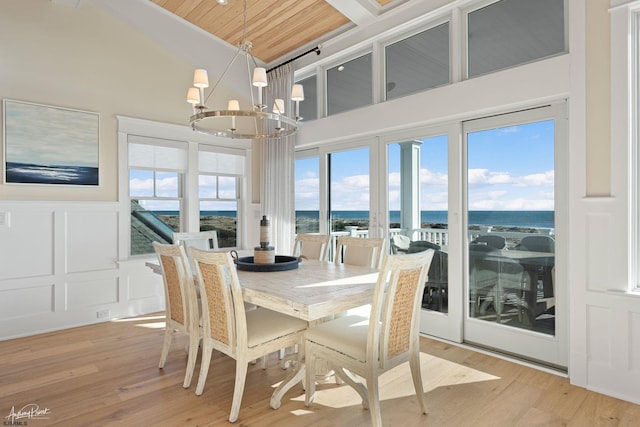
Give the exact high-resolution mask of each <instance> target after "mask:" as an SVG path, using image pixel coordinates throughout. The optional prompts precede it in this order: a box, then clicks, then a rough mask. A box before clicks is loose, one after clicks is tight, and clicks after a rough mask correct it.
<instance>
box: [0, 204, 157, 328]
mask: <svg viewBox="0 0 640 427" xmlns="http://www.w3.org/2000/svg"><path fill="white" fill-rule="evenodd" d="M0 212H2V213H4V214H5V219H6V221H5V223H4V225H0V242H1V243H0V339H8V338H13V337H19V336H23V335H32V334H34V333H39V332H44V331H49V330H56V329H63V328H68V327H71V326H77V325H83V324H88V323H94V322H98V321H104V320H108V319H109V318H114V317H126V316H131V315H136V314H142V313H149V312H152V311H158V310H162V309H163V308H164V293H163V289H162V281H161V279H160V277H159V276H158V275H156V274H154V273H152V272H151V270H149V268H147V267H144V264H143V263H141V262H136V263H124V264H119V263H118V241H119V240H118V226H119V223H120V221H119V209H118V204H117V203H112V202H6V201H2V202H0ZM104 310H107V313H106V314H105V315H104V317H99V316H98V312H102V311H104Z"/></svg>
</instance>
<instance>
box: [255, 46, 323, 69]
mask: <svg viewBox="0 0 640 427" xmlns="http://www.w3.org/2000/svg"><path fill="white" fill-rule="evenodd" d="M311 52H315V53H317V54H318V55H320V45H318V46H316V47H314V48H313V49H309V50H308V51H306V52H304V53H301V54H300V55H298V56H296V57H294V58H291V59H289V60H287V61H284V62H283V63H282V64H279V65H276V66H275V67H272V68H269V69H268V70H267V73H269V72H271V71H273V70H275V69H276V68H280V67H282V66H283V65H287V64H288V63H290V62H293V61H295V60H296V59H300V58H302V57H303V56H306V55H308V54H310V53H311Z"/></svg>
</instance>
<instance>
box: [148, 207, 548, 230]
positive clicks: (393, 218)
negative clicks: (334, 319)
mask: <svg viewBox="0 0 640 427" xmlns="http://www.w3.org/2000/svg"><path fill="white" fill-rule="evenodd" d="M155 213H156V214H161V215H172V214H173V215H177V212H173V211H156V212H155ZM201 214H202V215H212V216H222V217H231V218H235V217H236V216H237V214H236V211H203V212H202V213H201ZM319 217H320V215H319V212H318V211H296V218H300V219H309V220H312V221H318V218H319ZM332 217H333V218H334V219H342V220H347V221H348V220H353V221H355V220H360V221H367V220H368V219H369V211H333V212H332ZM389 220H390V222H392V223H394V222H395V223H398V222H400V211H391V212H389ZM420 220H421V222H429V223H433V224H447V223H448V218H447V211H422V212H421V215H420ZM469 225H502V226H507V227H531V228H555V222H554V212H553V211H471V212H469Z"/></svg>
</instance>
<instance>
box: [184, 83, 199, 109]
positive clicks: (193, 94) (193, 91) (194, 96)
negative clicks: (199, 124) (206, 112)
mask: <svg viewBox="0 0 640 427" xmlns="http://www.w3.org/2000/svg"><path fill="white" fill-rule="evenodd" d="M187 102H188V103H189V104H194V105H196V104H200V92H199V91H198V88H197V87H190V88H189V90H188V91H187Z"/></svg>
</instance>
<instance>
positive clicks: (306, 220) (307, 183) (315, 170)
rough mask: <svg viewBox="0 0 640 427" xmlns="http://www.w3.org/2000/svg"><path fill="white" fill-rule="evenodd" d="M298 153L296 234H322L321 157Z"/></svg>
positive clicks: (296, 169)
mask: <svg viewBox="0 0 640 427" xmlns="http://www.w3.org/2000/svg"><path fill="white" fill-rule="evenodd" d="M311 151H313V154H312V155H310V156H309V157H307V156H304V154H307V153H305V152H304V151H303V152H298V153H297V157H298V158H296V161H295V209H296V233H318V232H320V157H319V156H318V154H317V150H311Z"/></svg>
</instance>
